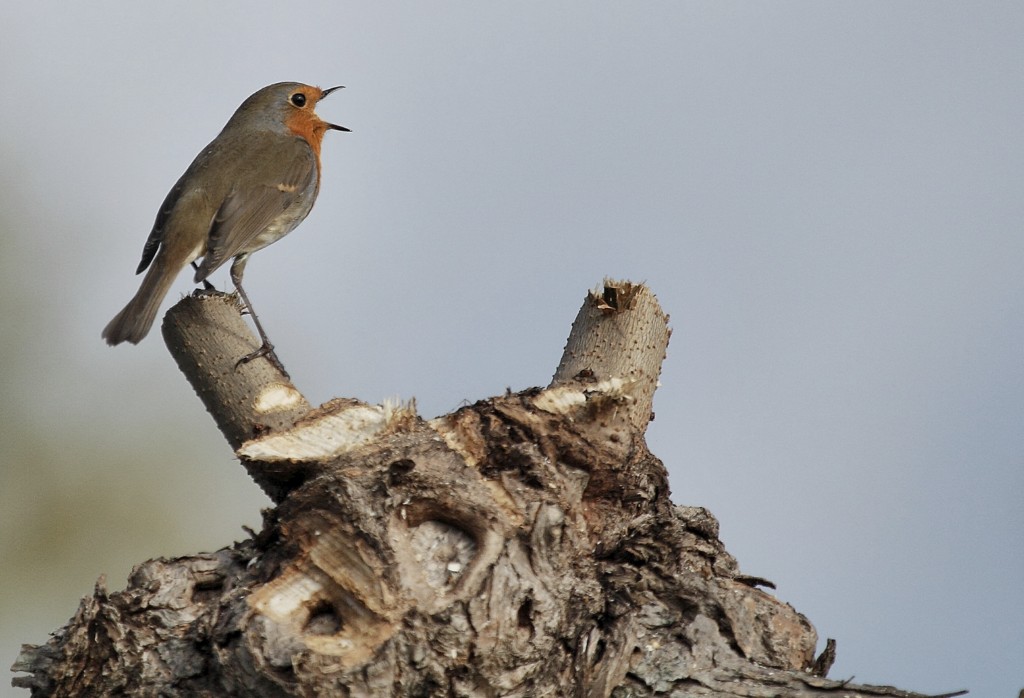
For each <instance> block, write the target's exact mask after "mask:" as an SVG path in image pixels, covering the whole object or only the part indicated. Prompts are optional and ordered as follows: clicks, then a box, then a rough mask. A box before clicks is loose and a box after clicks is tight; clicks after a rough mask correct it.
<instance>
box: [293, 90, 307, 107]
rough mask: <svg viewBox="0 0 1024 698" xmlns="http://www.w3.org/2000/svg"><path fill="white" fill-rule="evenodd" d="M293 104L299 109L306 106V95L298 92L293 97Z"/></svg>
mask: <svg viewBox="0 0 1024 698" xmlns="http://www.w3.org/2000/svg"><path fill="white" fill-rule="evenodd" d="M291 103H292V104H294V105H295V106H297V107H304V106H306V95H304V94H302V93H301V92H296V93H295V94H293V95H292V97H291Z"/></svg>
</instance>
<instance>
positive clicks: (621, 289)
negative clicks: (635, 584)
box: [551, 279, 672, 433]
mask: <svg viewBox="0 0 1024 698" xmlns="http://www.w3.org/2000/svg"><path fill="white" fill-rule="evenodd" d="M671 334H672V331H671V330H670V329H669V326H668V316H667V315H666V314H665V313H664V312H662V310H661V306H660V305H658V301H657V299H656V298H655V297H654V294H653V293H651V290H650V289H649V288H647V286H645V285H644V284H633V283H631V282H629V281H612V280H610V279H606V280H605V282H604V287H603V288H602V289H600V290H598V291H591V292H590V293H588V294H587V297H586V299H585V300H584V302H583V306H582V307H581V308H580V312H579V314H577V316H576V320H575V321H574V322H573V324H572V331H571V332H570V333H569V339H568V341H567V342H566V344H565V351H564V352H563V353H562V360H561V361H560V362H559V363H558V369H557V370H556V371H555V375H554V378H552V380H551V385H552V386H555V385H558V384H562V383H567V382H570V381H582V382H601V381H607V380H616V379H617V380H621V381H622V382H623V383H625V384H627V385H629V386H630V389H629V394H630V395H631V396H632V405H631V406H630V407H629V411H630V422H631V423H632V425H633V426H634V427H635V428H636V429H637V430H639V431H640V432H641V433H643V432H644V431H645V430H646V429H647V423H648V422H649V421H650V420H651V419H653V412H652V411H651V405H652V403H653V400H654V391H655V390H656V389H657V387H658V376H659V375H660V374H661V364H662V362H663V361H664V360H665V350H666V348H668V340H669V337H670V336H671Z"/></svg>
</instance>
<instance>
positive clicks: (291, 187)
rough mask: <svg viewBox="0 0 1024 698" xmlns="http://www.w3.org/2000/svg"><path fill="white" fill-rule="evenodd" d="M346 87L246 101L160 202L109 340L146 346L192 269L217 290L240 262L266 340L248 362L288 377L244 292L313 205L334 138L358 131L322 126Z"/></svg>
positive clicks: (285, 90) (295, 90)
mask: <svg viewBox="0 0 1024 698" xmlns="http://www.w3.org/2000/svg"><path fill="white" fill-rule="evenodd" d="M342 87H343V86H342V85H339V86H337V87H331V88H328V89H326V90H322V89H320V88H319V87H315V86H312V85H306V84H303V83H299V82H279V83H275V84H273V85H268V86H267V87H264V88H262V89H260V90H257V91H256V92H254V93H253V94H252V95H250V96H249V97H248V98H247V99H246V100H245V101H244V102H242V104H241V106H239V107H238V109H237V110H235V113H234V114H233V115H232V116H231V118H230V119H229V120H228V122H227V124H226V125H225V126H224V128H223V129H222V130H221V132H220V133H219V134H218V135H217V137H216V138H214V139H213V140H212V141H211V142H210V144H209V145H207V146H206V147H205V148H203V150H202V151H201V152H200V153H199V155H197V156H196V158H195V160H193V161H192V164H191V165H189V167H188V169H186V170H185V173H184V174H183V175H182V176H181V177H180V178H179V179H178V181H177V182H176V183H175V185H174V187H173V188H172V189H171V191H170V192H169V193H168V194H167V197H166V198H165V199H164V202H163V204H162V205H161V206H160V210H159V211H158V213H157V215H156V221H155V222H154V223H153V229H152V231H151V232H150V234H149V237H148V238H147V239H146V244H145V245H144V247H143V248H142V261H141V262H140V263H139V266H138V269H137V270H136V272H135V273H136V274H141V273H142V272H143V271H145V272H146V275H145V277H143V279H142V283H141V285H140V286H139V290H138V292H137V293H136V294H135V296H133V297H132V299H131V300H130V301H128V304H127V305H126V306H125V307H124V309H123V310H121V312H119V313H118V314H117V315H115V316H114V319H112V320H111V321H110V322H109V323H108V324H107V326H106V327H105V328H104V329H103V332H102V337H103V339H105V340H106V341H107V344H109V345H111V346H113V345H117V344H121V343H122V342H130V343H132V344H138V343H139V342H140V341H141V340H142V339H143V338H144V337H145V336H146V335H147V334H148V333H149V330H150V328H151V327H152V326H153V321H154V320H155V319H156V315H157V312H158V311H159V309H160V305H161V303H162V301H163V299H164V297H165V296H166V295H167V292H168V291H169V290H170V288H171V285H172V284H173V283H174V280H175V279H176V278H177V276H178V274H179V273H180V272H181V270H182V269H184V268H185V267H186V266H188V265H189V264H191V265H192V267H193V268H194V269H195V274H194V276H193V280H194V281H195V283H197V284H198V283H202V284H204V286H205V287H206V289H208V290H209V289H212V288H213V286H212V285H211V284H210V282H209V281H208V277H209V276H210V274H212V273H213V272H214V271H216V270H217V269H218V268H219V267H220V266H221V265H223V264H224V263H225V262H226V261H227V260H229V259H231V260H232V263H231V271H230V275H231V281H232V283H233V284H234V286H235V288H236V289H237V290H238V295H239V296H240V297H241V299H242V302H243V303H244V304H245V307H246V309H247V310H248V311H249V314H250V315H251V316H252V319H253V323H254V324H255V325H256V329H257V330H258V332H259V334H260V339H261V340H262V344H261V345H260V347H259V348H258V349H257V350H256V351H254V352H252V353H251V354H247V355H245V356H243V357H242V358H241V359H239V361H238V364H241V363H245V362H248V361H251V360H253V359H255V358H257V357H260V356H266V357H267V358H268V359H270V360H271V362H272V363H273V364H274V365H275V366H276V367H277V368H278V369H280V370H281V372H282V373H285V375H287V373H286V372H285V371H284V367H283V366H282V365H281V362H280V361H279V360H278V359H277V356H276V355H275V354H274V347H273V345H272V344H271V343H270V341H269V339H268V338H267V334H266V333H265V332H264V331H263V327H262V325H261V324H260V322H259V319H258V318H257V316H256V314H255V313H254V312H253V309H252V304H251V303H250V302H249V298H248V296H247V295H246V293H245V290H244V289H243V288H242V274H243V272H244V270H245V265H246V262H247V261H248V259H249V255H251V254H252V253H253V252H256V251H257V250H260V249H263V248H264V247H266V246H267V245H269V244H271V243H272V242H275V241H277V240H279V239H281V238H282V237H284V236H285V235H287V234H288V233H290V232H291V231H292V230H294V229H295V227H296V226H298V225H299V223H301V222H302V221H303V219H305V218H306V216H307V215H309V212H310V210H311V209H312V208H313V203H314V202H315V201H316V197H317V194H318V193H319V191H320V170H321V166H320V146H321V143H322V142H323V138H324V134H326V133H327V131H330V130H335V131H350V130H351V129H348V128H345V127H344V126H338V125H336V124H331V123H328V122H326V121H324V120H322V119H321V118H320V117H319V116H317V114H316V111H315V109H316V105H317V103H318V102H319V101H320V100H322V99H323V98H324V97H326V96H327V95H329V94H331V93H332V92H334V91H335V90H339V89H342ZM200 258H201V261H199V262H198V263H197V261H196V260H199V259H200ZM147 270H148V271H147ZM238 364H236V365H238Z"/></svg>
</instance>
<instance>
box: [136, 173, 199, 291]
mask: <svg viewBox="0 0 1024 698" xmlns="http://www.w3.org/2000/svg"><path fill="white" fill-rule="evenodd" d="M187 174H188V173H187V172H186V173H185V175H187ZM185 175H182V176H181V177H180V178H179V179H178V181H177V182H175V183H174V187H172V188H171V190H170V191H169V192H167V196H166V197H165V198H164V202H163V203H162V204H160V210H159V211H158V212H157V214H156V221H155V222H154V223H153V230H151V231H150V233H149V237H148V238H146V244H145V245H144V246H143V248H142V261H141V262H139V267H138V269H136V270H135V273H136V274H141V273H142V272H144V271H145V270H146V268H147V267H148V266H149V265H150V263H152V261H153V258H154V257H156V252H157V250H158V249H160V243H161V242H163V236H164V226H166V225H167V219H168V218H169V217H170V215H171V211H172V210H174V204H176V203H177V202H178V198H179V197H180V196H181V189H182V187H183V186H184V185H183V184H182V183H183V182H184V180H185Z"/></svg>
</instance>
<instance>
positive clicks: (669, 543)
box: [14, 281, 919, 698]
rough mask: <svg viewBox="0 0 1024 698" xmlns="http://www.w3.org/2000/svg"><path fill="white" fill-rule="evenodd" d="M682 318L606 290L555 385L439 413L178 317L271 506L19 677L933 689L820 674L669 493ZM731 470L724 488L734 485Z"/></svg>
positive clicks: (804, 632) (157, 685) (224, 326)
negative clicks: (272, 359)
mask: <svg viewBox="0 0 1024 698" xmlns="http://www.w3.org/2000/svg"><path fill="white" fill-rule="evenodd" d="M667 321H668V318H667V317H666V316H665V315H664V313H663V312H662V311H661V309H660V307H659V306H658V303H657V301H656V300H655V298H654V296H653V295H652V294H651V292H650V291H649V290H648V289H647V288H646V287H645V286H643V285H635V284H631V283H628V282H622V283H616V282H611V281H608V282H606V283H605V285H604V288H603V289H601V290H600V291H597V292H593V293H590V294H588V296H587V297H586V299H585V300H584V304H583V308H582V309H581V310H580V313H579V316H578V317H577V319H576V322H575V323H574V325H573V328H572V331H571V333H570V336H569V341H568V342H567V345H566V348H565V353H564V355H563V356H562V359H561V361H560V363H559V365H558V369H557V370H556V371H555V375H554V379H553V380H552V382H551V385H550V386H548V387H547V388H545V389H539V388H534V389H530V390H524V391H521V392H518V393H509V394H506V395H502V396H500V397H494V398H490V399H487V400H482V401H480V402H477V403H476V404H473V405H470V406H467V407H463V408H461V409H459V410H457V411H455V412H453V413H451V414H446V415H443V416H440V417H437V418H435V419H432V420H429V421H426V420H423V419H421V418H420V417H419V416H418V415H417V414H416V411H415V407H414V405H413V404H412V403H410V404H393V405H367V404H365V403H362V402H359V401H358V400H354V399H340V400H334V401H331V402H329V403H327V404H326V405H323V406H321V407H319V408H315V409H313V408H311V407H310V406H309V404H308V403H307V402H306V400H305V399H304V398H303V397H302V395H301V394H299V393H298V391H297V390H296V389H295V387H294V386H292V385H291V384H290V382H289V381H288V380H287V379H286V378H285V377H284V376H283V375H282V374H280V373H279V372H277V371H276V370H274V369H273V367H272V366H271V365H270V364H269V362H266V361H264V360H261V359H257V360H255V361H253V362H251V363H250V364H245V365H242V366H237V367H236V366H235V362H236V361H237V357H239V356H242V355H244V354H245V353H247V352H249V351H251V350H252V349H253V348H254V347H255V346H256V344H257V342H256V340H255V338H254V337H252V335H251V333H249V332H248V330H247V329H246V327H245V324H244V321H243V320H242V319H241V318H240V316H239V315H238V312H237V309H236V308H235V306H234V305H233V301H231V300H230V298H225V297H223V296H220V295H210V294H206V295H202V296H200V297H193V298H188V299H185V300H184V301H182V302H181V303H179V304H178V305H177V306H175V307H174V308H172V309H171V311H169V313H168V315H167V318H166V319H165V321H164V336H165V338H166V340H167V343H168V345H169V347H170V349H171V352H172V354H173V355H174V356H175V359H176V360H177V362H178V365H179V366H180V367H181V369H182V371H183V372H184V373H185V375H186V377H187V378H188V380H189V381H190V382H191V383H192V385H193V386H194V387H195V389H196V392H197V393H198V394H199V396H200V398H201V399H202V400H203V402H204V404H205V405H206V407H207V409H208V410H209V411H210V412H211V414H212V415H213V417H214V419H215V420H216V422H217V424H218V425H219V426H220V428H221V430H222V431H223V432H224V435H225V437H226V438H227V439H228V441H229V442H230V443H231V444H232V445H233V446H235V447H236V449H237V455H238V457H239V458H240V459H241V461H242V463H243V465H244V466H245V467H246V469H247V470H248V471H249V473H250V474H251V475H252V477H253V478H254V479H255V480H256V481H257V482H259V483H260V485H261V486H262V487H263V488H264V489H265V490H266V491H267V492H268V493H270V494H271V496H272V497H273V499H274V501H275V502H276V503H277V506H276V507H275V508H274V509H273V510H270V511H268V512H266V513H265V521H264V527H263V530H262V532H260V533H259V534H258V535H255V536H254V537H253V538H251V539H249V540H246V541H244V542H242V543H238V544H236V545H234V546H233V547H231V548H225V549H223V550H220V551H218V552H216V553H212V554H201V555H195V556H192V557H186V558H178V559H171V560H166V559H161V560H152V561H149V562H146V563H143V564H141V565H139V566H138V567H136V568H135V570H134V571H133V572H132V575H131V577H130V578H129V580H128V587H127V588H126V589H125V590H124V591H122V592H117V593H112V594H111V593H108V592H107V591H106V590H105V589H104V588H103V584H102V580H101V583H100V584H98V585H97V588H96V591H95V593H94V594H93V595H92V596H91V597H89V598H87V599H85V600H84V601H83V602H82V604H81V607H80V608H79V610H78V612H77V613H76V615H75V617H74V618H73V619H72V620H71V621H70V622H69V623H68V624H67V625H66V626H65V627H63V628H61V629H60V630H58V631H57V632H56V633H55V634H54V635H53V637H52V638H51V639H50V641H49V642H47V643H46V644H45V645H40V646H31V645H26V646H25V647H24V648H23V651H22V654H21V656H20V657H19V659H18V662H17V663H16V665H15V667H14V669H15V670H16V671H22V672H28V673H29V675H28V676H21V677H18V678H15V679H14V684H15V685H17V686H23V687H27V688H31V689H32V693H33V695H34V696H50V695H62V696H86V695H163V696H254V695H255V696H270V695H273V696H314V695H330V696H334V695H337V696H388V695H396V696H524V697H527V696H541V695H543V696H579V697H581V698H582V697H589V696H611V695H615V696H653V695H677V696H764V695H778V696H829V695H834V696H844V697H852V696H905V697H910V696H916V695H919V694H914V693H909V692H905V691H900V690H898V689H895V688H889V687H878V686H857V685H854V684H852V683H849V682H840V681H834V680H829V679H827V678H824V676H823V674H825V673H826V672H827V670H828V666H829V665H830V663H831V659H832V658H833V657H834V645H833V644H831V643H830V644H829V652H828V653H826V655H823V656H822V657H820V658H818V660H817V661H816V659H815V656H814V649H815V646H816V643H817V636H816V634H815V631H814V628H813V627H812V626H811V624H810V623H809V622H808V620H807V619H806V618H804V616H802V615H801V614H799V613H797V612H796V611H795V610H794V609H793V608H791V607H790V606H789V605H787V604H785V603H782V602H780V601H779V600H777V599H776V598H774V597H773V596H771V595H770V594H767V593H765V592H764V591H762V590H760V589H758V588H756V587H757V586H758V585H761V586H763V585H765V582H764V580H759V579H757V578H755V577H747V576H744V575H741V574H740V573H739V570H738V566H737V564H736V561H735V560H734V559H733V558H732V556H731V555H729V553H728V552H726V550H725V548H724V546H723V545H722V543H721V542H720V541H719V539H718V523H717V521H715V519H714V517H713V516H712V515H711V513H710V512H708V511H707V510H705V509H702V508H700V507H683V506H674V505H673V504H672V503H671V501H670V498H669V488H668V481H667V476H666V471H665V468H664V466H663V465H662V463H661V461H660V460H658V459H657V458H656V457H655V456H654V455H652V454H651V453H650V451H649V450H648V449H647V446H646V443H645V439H644V431H645V429H646V425H647V424H648V423H649V421H650V419H651V418H652V415H653V413H652V410H651V403H652V399H653V396H654V391H655V389H656V387H657V381H658V375H659V373H660V370H661V362H662V360H663V358H664V356H665V349H666V347H667V345H668V339H669V329H668V324H667ZM723 486H725V485H723Z"/></svg>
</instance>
